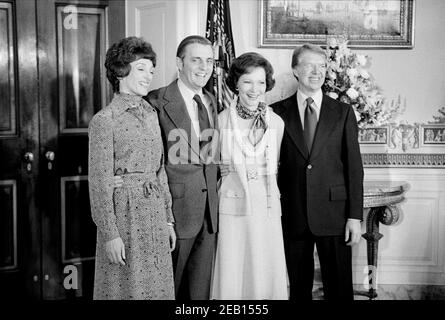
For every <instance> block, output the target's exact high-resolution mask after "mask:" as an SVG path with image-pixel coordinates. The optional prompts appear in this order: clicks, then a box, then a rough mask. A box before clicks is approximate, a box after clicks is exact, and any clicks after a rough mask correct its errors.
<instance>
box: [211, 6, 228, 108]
mask: <svg viewBox="0 0 445 320" xmlns="http://www.w3.org/2000/svg"><path fill="white" fill-rule="evenodd" d="M206 38H207V39H209V40H210V42H212V45H213V51H214V57H215V64H214V67H213V76H212V78H211V79H210V81H209V82H208V83H207V89H208V90H209V91H210V92H212V93H213V94H214V95H215V97H216V99H217V102H218V112H220V111H221V110H223V109H225V108H228V107H229V106H230V103H231V101H232V100H233V99H234V94H233V93H232V91H230V89H229V88H228V87H227V85H226V82H225V79H226V77H227V72H228V71H229V67H230V64H231V63H232V60H233V59H235V47H234V44H233V35H232V23H231V20H230V6H229V0H208V6H207V28H206Z"/></svg>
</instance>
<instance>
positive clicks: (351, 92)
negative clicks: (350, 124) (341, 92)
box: [346, 88, 359, 100]
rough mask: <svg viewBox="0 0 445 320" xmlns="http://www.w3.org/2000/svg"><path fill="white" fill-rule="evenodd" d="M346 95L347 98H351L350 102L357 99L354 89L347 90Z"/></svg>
mask: <svg viewBox="0 0 445 320" xmlns="http://www.w3.org/2000/svg"><path fill="white" fill-rule="evenodd" d="M346 94H347V95H348V97H349V98H351V99H352V100H354V99H357V98H358V95H359V94H358V92H357V90H355V89H354V88H349V89H348V90H347V91H346Z"/></svg>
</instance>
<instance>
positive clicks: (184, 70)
mask: <svg viewBox="0 0 445 320" xmlns="http://www.w3.org/2000/svg"><path fill="white" fill-rule="evenodd" d="M176 64H177V67H178V70H179V78H178V79H176V80H175V81H173V82H172V83H171V84H169V85H168V86H166V87H163V88H160V89H158V90H155V91H152V92H150V93H149V94H148V96H147V100H148V102H149V103H150V104H151V105H152V106H153V107H155V108H156V110H157V112H158V116H159V123H160V126H161V129H162V138H163V141H164V152H165V155H166V159H165V169H166V172H167V176H168V183H169V187H170V192H171V195H172V201H173V205H172V210H173V215H174V218H175V231H176V234H177V242H176V248H175V250H174V251H173V268H174V273H175V274H174V275H175V291H176V298H178V299H186V300H188V299H192V300H202V299H209V292H210V278H211V272H212V269H211V268H212V260H213V255H214V250H215V241H216V239H215V233H216V231H217V205H218V195H217V191H216V183H217V165H216V164H215V162H214V161H213V160H214V159H213V158H212V157H213V156H214V155H215V154H216V152H215V151H214V150H213V152H204V150H203V149H204V148H206V147H207V148H208V147H209V146H214V144H213V143H212V141H211V137H212V135H213V128H216V127H217V111H216V110H217V108H216V101H215V98H214V96H213V95H212V94H210V93H209V92H207V91H206V90H203V87H204V86H205V85H206V83H207V81H208V80H209V78H210V76H211V74H212V72H213V50H212V45H211V43H210V42H209V41H208V40H207V39H205V38H203V37H201V36H189V37H187V38H185V39H184V40H183V41H182V42H181V43H180V44H179V46H178V49H177V54H176ZM217 140H218V139H213V142H215V143H216V142H217ZM208 141H210V142H208ZM206 142H208V143H207V145H206V146H205V144H206ZM207 151H209V149H207Z"/></svg>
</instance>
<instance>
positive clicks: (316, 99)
mask: <svg viewBox="0 0 445 320" xmlns="http://www.w3.org/2000/svg"><path fill="white" fill-rule="evenodd" d="M307 98H309V96H307V95H305V94H304V93H303V92H301V91H300V90H298V91H297V102H298V105H299V106H300V107H301V108H305V107H306V105H305V103H304V102H305V101H306V99H307ZM311 98H312V99H313V100H314V104H315V108H316V109H317V110H320V109H321V101H322V100H323V92H322V91H321V89H319V90H318V91H317V92H316V93H315V94H314V95H312V96H311Z"/></svg>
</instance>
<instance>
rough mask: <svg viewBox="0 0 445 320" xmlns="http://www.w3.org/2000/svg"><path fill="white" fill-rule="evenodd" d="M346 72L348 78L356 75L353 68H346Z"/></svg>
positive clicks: (355, 70)
mask: <svg viewBox="0 0 445 320" xmlns="http://www.w3.org/2000/svg"><path fill="white" fill-rule="evenodd" d="M346 74H347V75H348V76H349V78H355V77H356V76H357V75H358V71H357V69H355V68H348V70H346Z"/></svg>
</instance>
